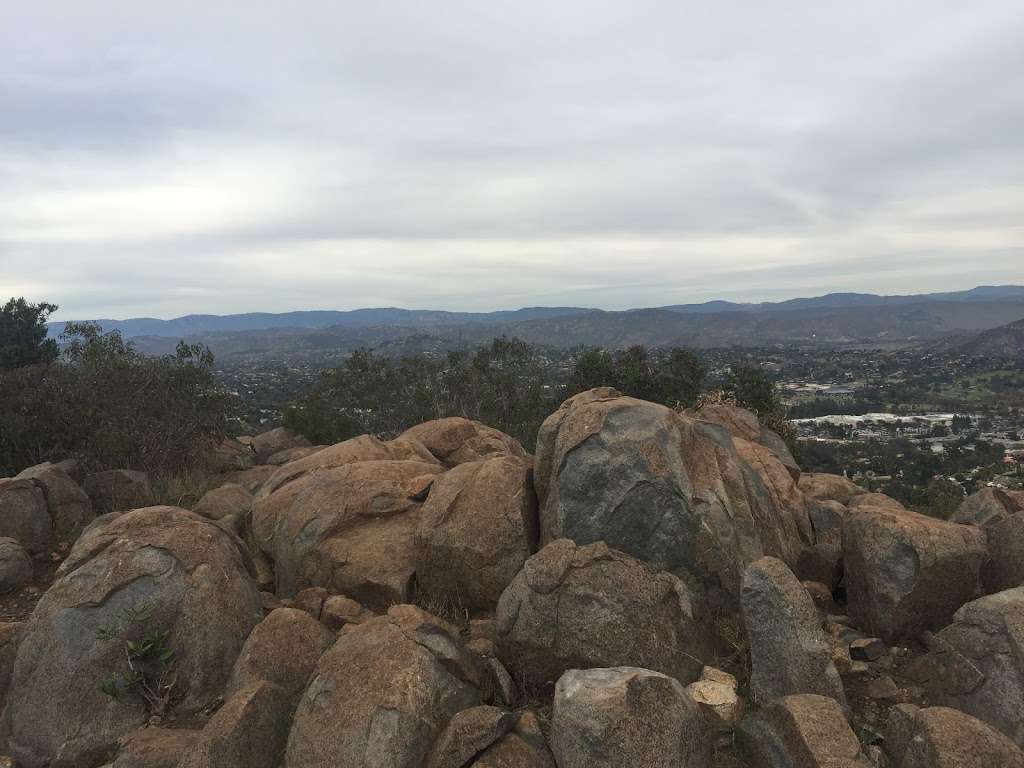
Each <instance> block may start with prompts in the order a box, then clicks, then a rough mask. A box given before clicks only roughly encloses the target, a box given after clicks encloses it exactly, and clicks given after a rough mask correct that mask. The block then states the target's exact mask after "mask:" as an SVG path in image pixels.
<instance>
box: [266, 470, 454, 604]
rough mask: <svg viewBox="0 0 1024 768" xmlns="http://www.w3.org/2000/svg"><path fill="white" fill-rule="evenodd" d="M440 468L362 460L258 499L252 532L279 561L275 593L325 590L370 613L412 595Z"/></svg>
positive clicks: (301, 479) (307, 476)
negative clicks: (421, 533) (426, 507)
mask: <svg viewBox="0 0 1024 768" xmlns="http://www.w3.org/2000/svg"><path fill="white" fill-rule="evenodd" d="M318 455H319V454H318ZM311 458H315V456H314V457H311ZM286 466H287V465H286ZM441 471H442V470H441V467H440V466H439V465H437V464H426V463H424V462H420V461H361V462H357V463H353V464H346V465H344V466H342V467H339V468H337V469H323V470H320V471H318V472H311V473H308V474H305V475H303V476H302V477H299V478H296V479H295V480H292V481H291V482H289V483H288V484H287V485H285V486H283V487H282V488H281V489H280V490H278V491H276V492H275V493H273V494H272V495H271V496H269V497H268V498H266V499H264V500H262V501H261V502H260V503H258V504H257V505H256V506H255V507H254V508H253V513H252V526H253V531H254V534H255V536H256V538H257V540H258V541H259V543H260V545H261V546H264V547H266V550H269V551H268V554H270V556H271V557H272V558H273V560H274V565H275V574H276V577H277V594H278V596H280V597H293V596H294V595H295V594H296V593H297V592H299V591H301V590H302V589H305V588H307V587H323V588H324V589H326V590H327V591H328V592H331V593H340V594H345V595H347V596H349V597H351V598H353V599H355V600H357V601H359V602H360V603H362V604H363V605H365V606H367V607H368V608H370V609H373V610H383V609H386V608H387V607H388V606H389V605H392V604H394V603H397V602H402V601H405V600H409V599H411V597H412V591H413V586H414V576H415V573H416V550H415V545H414V534H415V531H416V526H417V525H418V523H419V512H420V505H421V504H422V501H423V499H424V498H425V496H426V491H427V489H428V488H429V487H430V484H431V483H432V482H433V481H434V479H435V477H436V476H437V475H439V474H440V473H441ZM268 544H269V546H267V545H268ZM266 550H265V551H266Z"/></svg>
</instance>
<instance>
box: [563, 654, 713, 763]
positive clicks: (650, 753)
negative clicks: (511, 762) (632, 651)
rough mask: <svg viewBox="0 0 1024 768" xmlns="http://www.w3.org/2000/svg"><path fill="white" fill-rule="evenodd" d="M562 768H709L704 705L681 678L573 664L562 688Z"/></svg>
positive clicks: (643, 671)
mask: <svg viewBox="0 0 1024 768" xmlns="http://www.w3.org/2000/svg"><path fill="white" fill-rule="evenodd" d="M551 751H552V752H553V754H554V756H555V761H556V762H557V764H558V766H559V768H601V767H602V766H606V767H607V768H619V767H620V766H633V765H635V766H641V765H642V766H645V768H708V767H709V766H710V762H711V756H710V738H709V735H708V732H707V729H706V726H705V724H704V720H703V716H702V714H701V711H700V708H699V707H698V706H697V705H696V704H695V703H694V702H693V700H692V699H691V698H690V697H689V695H688V694H687V693H686V691H685V690H683V686H682V685H680V684H679V681H678V680H676V679H674V678H671V677H668V676H667V675H663V674H661V673H659V672H653V671H651V670H647V669H637V668H635V667H614V668H610V669H582V670H581V669H572V670H569V671H568V672H566V673H565V674H564V675H562V677H561V678H559V680H558V685H557V686H555V703H554V710H553V712H552V723H551Z"/></svg>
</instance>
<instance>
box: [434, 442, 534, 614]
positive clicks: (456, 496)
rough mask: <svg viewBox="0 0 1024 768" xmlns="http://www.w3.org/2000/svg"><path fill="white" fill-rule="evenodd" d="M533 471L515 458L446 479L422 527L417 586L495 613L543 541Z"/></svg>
mask: <svg viewBox="0 0 1024 768" xmlns="http://www.w3.org/2000/svg"><path fill="white" fill-rule="evenodd" d="M531 475H532V472H531V469H530V467H529V466H528V465H526V464H524V463H523V462H522V460H520V459H518V458H513V457H510V456H501V457H498V458H493V459H487V460H485V461H474V462H470V463H467V464H460V465H459V466H457V467H455V468H454V469H452V470H450V471H449V472H446V473H445V474H444V475H441V476H439V477H438V478H437V479H436V480H435V481H434V484H433V486H432V487H431V489H430V495H429V496H428V497H427V500H426V502H425V503H424V504H423V508H422V509H421V510H420V519H419V526H418V527H417V529H416V579H417V584H418V589H420V590H422V591H423V592H425V593H427V594H431V595H438V596H444V597H446V598H448V599H449V600H451V601H454V602H455V603H456V604H458V605H461V606H464V607H466V608H469V609H477V610H491V609H493V608H494V606H495V605H496V604H497V602H498V598H499V597H501V593H502V591H504V589H505V587H507V586H508V585H509V584H510V583H511V581H512V579H513V578H515V575H516V574H517V573H519V570H520V568H522V566H523V563H525V562H526V559H527V558H528V557H529V556H530V555H531V554H533V552H534V550H535V549H536V546H537V536H538V532H537V500H536V497H535V496H534V493H533V483H532V478H531Z"/></svg>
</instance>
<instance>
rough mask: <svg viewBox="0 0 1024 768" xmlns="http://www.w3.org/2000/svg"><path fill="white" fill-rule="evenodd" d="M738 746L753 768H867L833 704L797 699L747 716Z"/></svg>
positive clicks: (814, 698)
mask: <svg viewBox="0 0 1024 768" xmlns="http://www.w3.org/2000/svg"><path fill="white" fill-rule="evenodd" d="M738 736H739V743H740V745H741V747H742V749H743V751H744V752H745V753H746V754H747V756H748V757H749V758H750V760H751V763H752V764H753V765H755V766H758V768H871V765H872V764H871V762H869V761H868V759H867V758H866V756H865V755H864V754H863V753H862V751H861V745H860V742H859V741H857V737H856V736H855V735H854V733H853V730H852V729H851V728H850V726H849V725H848V724H847V722H846V718H845V716H844V715H843V709H842V707H841V706H840V705H839V703H838V702H837V701H836V700H835V699H833V698H831V697H828V696H818V695H816V694H813V693H800V694H795V695H793V696H785V697H783V698H781V699H776V700H775V701H773V702H772V703H771V704H769V705H768V706H767V707H764V708H763V709H760V710H759V711H757V712H754V713H752V714H750V715H748V716H747V717H746V718H745V719H744V720H743V722H742V723H741V725H740V729H739V734H738Z"/></svg>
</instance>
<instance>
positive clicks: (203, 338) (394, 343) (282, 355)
mask: <svg viewBox="0 0 1024 768" xmlns="http://www.w3.org/2000/svg"><path fill="white" fill-rule="evenodd" d="M1022 318H1024V300H1007V301H931V302H919V303H914V304H911V305H899V304H897V305H892V306H881V307H877V306H871V307H846V308H839V309H822V308H814V309H787V310H775V311H771V312H768V311H758V312H751V311H745V310H742V311H731V312H714V313H699V312H692V313H683V312H676V311H673V310H667V309H637V310H629V311H626V312H603V311H600V310H586V311H580V312H578V313H576V314H566V315H561V316H555V317H547V318H538V319H529V320H520V321H517V322H494V323H482V322H472V323H458V324H447V325H446V324H438V325H432V326H429V327H416V326H415V325H411V324H410V325H404V326H403V325H386V324H381V325H373V326H362V327H349V326H334V327H331V328H312V329H311V328H276V329H269V330H252V331H244V332H234V333H233V332H218V333H200V334H187V335H186V338H187V339H188V340H189V341H193V342H201V343H204V344H207V345H208V346H209V347H210V348H211V349H212V350H213V351H214V353H215V354H216V355H217V356H218V359H220V360H223V361H229V360H237V359H243V358H247V359H254V358H259V357H268V358H269V357H273V358H278V359H282V360H295V359H311V358H314V357H316V358H324V357H330V356H331V355H341V354H345V353H346V352H348V351H351V350H352V349H356V348H358V347H362V346H370V347H375V348H380V349H381V351H383V352H384V353H386V354H390V353H400V352H406V351H409V352H418V351H424V350H444V349H450V348H455V347H460V346H464V345H466V344H469V345H475V344H480V343H485V342H487V341H490V340H491V339H492V338H494V337H496V336H502V335H504V336H510V337H512V336H515V337H518V338H521V339H523V340H525V341H528V342H531V343H534V344H538V345H543V346H551V347H557V348H562V349H566V348H571V347H575V346H579V345H592V346H603V347H609V348H621V347H626V346H630V345H632V344H644V345H647V346H651V347H658V346H673V345H679V346H688V347H696V348H710V347H728V346H755V345H766V344H776V343H799V344H809V345H815V346H818V345H820V346H836V345H846V344H881V343H884V344H891V343H903V344H906V343H916V342H921V341H928V340H935V339H939V338H941V337H943V336H944V335H947V334H956V333H963V332H977V331H981V330H987V329H990V328H996V327H998V326H1002V325H1005V324H1006V323H1008V322H1011V321H1015V320H1019V319H1022ZM176 341H177V337H169V336H147V337H138V338H136V339H135V343H136V344H137V346H138V347H139V348H140V349H141V350H143V351H145V352H148V353H150V354H165V353H168V352H170V351H173V348H174V344H175V343H176Z"/></svg>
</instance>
